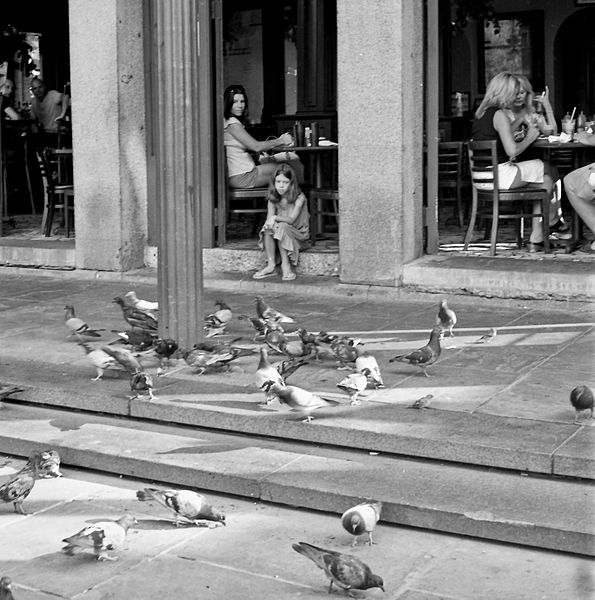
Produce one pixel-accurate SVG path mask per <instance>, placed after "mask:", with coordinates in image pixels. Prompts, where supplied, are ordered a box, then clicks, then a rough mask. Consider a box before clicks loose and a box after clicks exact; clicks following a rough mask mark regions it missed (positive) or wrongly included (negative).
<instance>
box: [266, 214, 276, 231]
mask: <svg viewBox="0 0 595 600" xmlns="http://www.w3.org/2000/svg"><path fill="white" fill-rule="evenodd" d="M275 223H276V219H275V215H273V216H272V217H269V218H268V219H267V220H266V221H265V223H264V228H265V229H272V228H273V225H274V224H275Z"/></svg>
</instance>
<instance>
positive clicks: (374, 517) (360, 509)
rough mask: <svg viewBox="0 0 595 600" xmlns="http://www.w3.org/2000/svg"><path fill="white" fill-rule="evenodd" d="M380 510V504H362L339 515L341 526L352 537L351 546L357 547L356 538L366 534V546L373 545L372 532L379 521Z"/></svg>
mask: <svg viewBox="0 0 595 600" xmlns="http://www.w3.org/2000/svg"><path fill="white" fill-rule="evenodd" d="M381 510H382V502H362V503H361V504H358V505H357V506H353V507H351V508H349V509H347V510H346V511H345V512H344V513H343V514H342V515H341V525H343V528H344V529H345V531H347V532H348V533H350V534H351V535H353V536H354V537H353V542H352V544H351V545H352V546H355V545H357V538H358V536H360V535H364V534H365V533H367V534H368V544H369V545H370V546H371V545H372V544H374V543H375V542H374V541H373V540H372V532H373V531H374V529H375V528H376V523H378V521H379V519H380V512H381Z"/></svg>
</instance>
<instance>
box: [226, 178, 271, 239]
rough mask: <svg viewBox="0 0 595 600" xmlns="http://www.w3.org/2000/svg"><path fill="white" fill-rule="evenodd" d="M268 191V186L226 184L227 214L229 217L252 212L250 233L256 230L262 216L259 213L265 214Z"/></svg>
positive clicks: (253, 233) (254, 232)
mask: <svg viewBox="0 0 595 600" xmlns="http://www.w3.org/2000/svg"><path fill="white" fill-rule="evenodd" d="M268 191H269V188H268V187H257V188H232V187H230V186H229V185H228V186H227V215H228V219H231V217H232V215H243V214H252V215H254V223H253V225H252V235H255V234H256V232H257V231H258V228H259V226H260V223H261V221H262V218H261V216H260V215H263V214H264V215H266V213H267V203H266V197H267V193H268Z"/></svg>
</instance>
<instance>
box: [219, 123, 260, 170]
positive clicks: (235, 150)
mask: <svg viewBox="0 0 595 600" xmlns="http://www.w3.org/2000/svg"><path fill="white" fill-rule="evenodd" d="M233 123H237V124H239V125H241V126H242V127H243V125H242V123H241V122H240V120H239V119H238V118H236V117H230V118H229V119H225V120H224V121H223V145H224V146H225V154H226V156H227V176H228V177H233V176H234V175H241V174H242V173H249V172H250V171H252V169H253V168H254V167H255V166H256V165H255V164H254V160H253V159H252V156H251V155H250V153H249V152H248V148H246V146H244V144H242V143H241V142H239V141H238V140H236V138H235V137H233V135H231V133H229V132H228V131H227V128H228V127H229V125H231V124H233Z"/></svg>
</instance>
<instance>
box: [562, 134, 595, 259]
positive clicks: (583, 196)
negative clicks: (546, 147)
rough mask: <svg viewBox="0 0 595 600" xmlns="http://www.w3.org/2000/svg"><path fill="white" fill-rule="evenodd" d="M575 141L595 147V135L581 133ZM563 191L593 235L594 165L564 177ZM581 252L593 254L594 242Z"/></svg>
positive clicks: (594, 249)
mask: <svg viewBox="0 0 595 600" xmlns="http://www.w3.org/2000/svg"><path fill="white" fill-rule="evenodd" d="M577 141H579V142H581V143H583V144H588V145H589V146H595V134H594V133H587V132H586V131H581V132H579V133H578V134H577ZM564 190H565V191H566V196H567V197H568V200H569V202H570V204H571V205H572V207H573V208H574V210H575V211H576V212H577V214H578V215H579V217H580V218H581V219H582V220H583V222H584V223H585V224H586V225H587V227H588V228H589V229H590V230H591V231H592V232H593V233H594V234H595V163H591V164H590V165H586V166H584V167H580V168H579V169H576V170H575V171H572V172H571V173H568V175H566V177H564ZM581 250H582V251H583V252H587V253H593V254H595V240H594V241H591V242H587V243H586V244H584V245H583V246H582V247H581Z"/></svg>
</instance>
